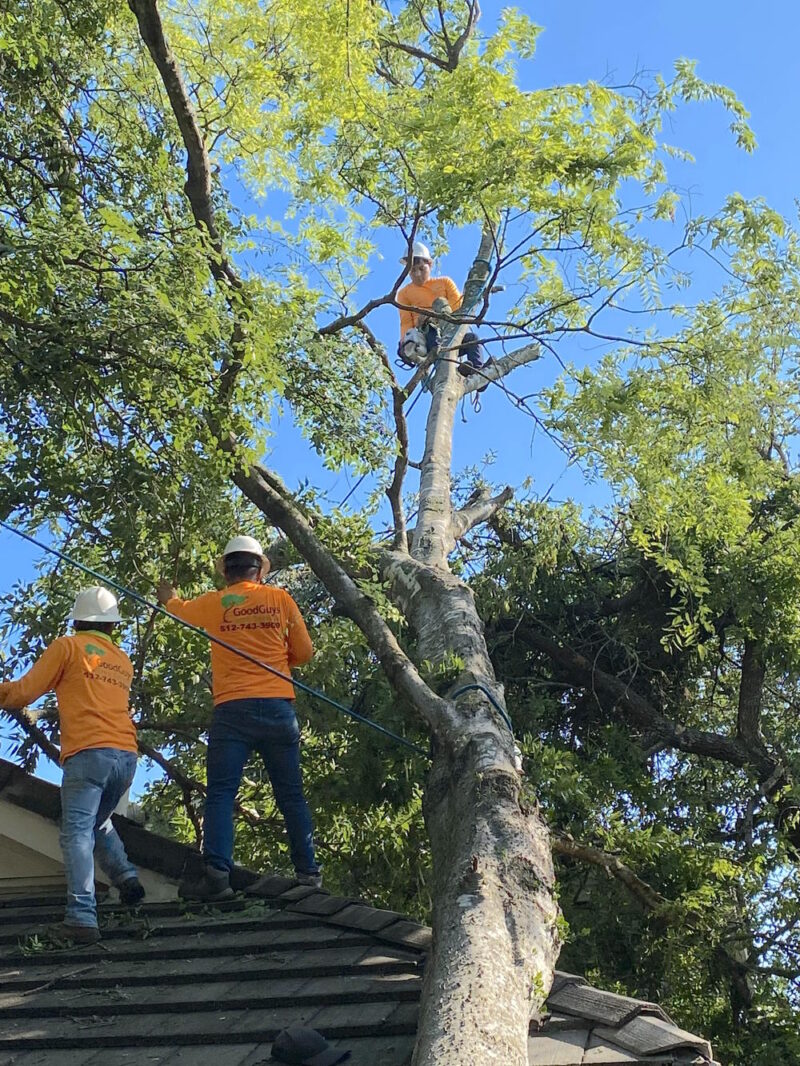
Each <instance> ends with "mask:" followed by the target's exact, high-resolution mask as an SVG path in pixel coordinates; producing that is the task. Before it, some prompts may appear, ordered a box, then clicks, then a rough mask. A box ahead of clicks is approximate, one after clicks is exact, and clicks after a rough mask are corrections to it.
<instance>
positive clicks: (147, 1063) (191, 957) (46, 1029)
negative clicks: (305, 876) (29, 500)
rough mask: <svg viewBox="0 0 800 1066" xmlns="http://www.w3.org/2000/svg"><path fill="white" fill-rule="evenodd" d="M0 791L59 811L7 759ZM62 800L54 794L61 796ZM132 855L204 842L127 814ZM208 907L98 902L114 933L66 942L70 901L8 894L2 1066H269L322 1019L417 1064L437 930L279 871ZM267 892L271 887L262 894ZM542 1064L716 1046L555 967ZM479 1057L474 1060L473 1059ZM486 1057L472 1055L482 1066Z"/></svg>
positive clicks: (701, 1054) (538, 1046)
mask: <svg viewBox="0 0 800 1066" xmlns="http://www.w3.org/2000/svg"><path fill="white" fill-rule="evenodd" d="M0 798H2V799H11V801H12V802H14V803H17V804H19V805H21V806H26V807H27V808H28V809H33V810H37V811H38V813H41V814H42V815H43V816H45V817H54V816H57V799H58V790H57V789H56V788H55V787H54V786H52V785H47V784H46V783H45V782H41V781H38V780H36V779H33V778H31V777H29V776H28V775H26V774H24V773H22V771H20V770H19V769H18V768H16V767H11V765H10V764H8V763H3V762H2V761H0ZM54 800H55V804H54V803H53V801H54ZM118 827H119V829H120V832H121V833H122V835H123V837H124V839H125V842H126V846H127V847H128V849H129V853H130V854H131V857H132V858H133V859H134V861H136V862H139V863H141V864H142V865H146V866H148V868H150V869H156V870H157V871H158V872H161V873H166V875H167V876H171V877H175V878H177V877H179V876H180V875H181V873H182V872H183V870H184V869H185V868H186V866H187V864H189V863H192V862H195V861H196V853H194V852H192V851H191V849H189V848H186V847H184V846H183V845H181V844H178V843H177V842H175V841H169V840H165V839H164V838H160V837H157V836H156V835H155V834H152V833H149V832H148V831H147V830H144V829H142V828H141V827H138V826H135V825H133V823H130V822H128V821H127V820H126V819H120V820H119V821H118ZM255 878H256V875H254V874H252V873H251V872H249V871H245V870H239V871H237V873H236V878H235V883H236V884H238V885H239V886H240V887H242V886H244V885H245V884H249V886H250V894H249V895H246V896H244V897H240V898H237V899H235V900H232V901H231V902H229V903H225V904H220V905H218V906H217V907H215V908H213V909H211V908H204V907H202V906H200V905H187V904H182V903H179V902H178V901H175V902H167V903H155V904H149V905H146V906H145V907H143V908H142V909H141V919H140V920H139V921H132V920H131V918H130V917H129V916H128V915H127V914H126V912H124V911H122V910H120V909H119V908H118V907H116V906H114V905H111V904H102V905H101V907H100V921H101V927H102V929H103V940H102V941H101V942H100V943H98V944H96V945H93V946H91V947H87V948H81V949H73V950H67V951H64V950H61V951H53V950H50V949H48V948H47V947H46V946H42V945H43V942H42V939H41V933H42V931H43V928H44V926H45V925H46V924H47V922H56V921H59V920H61V918H62V916H63V910H62V901H61V899H60V898H54V897H52V896H43V897H40V898H27V899H21V900H16V901H5V902H0V1019H2V1025H0V1066H11V1064H12V1063H13V1066H84V1064H85V1066H120V1064H123V1063H124V1064H134V1063H135V1064H136V1066H161V1064H169V1066H184V1064H189V1063H191V1064H192V1066H258V1064H261V1063H264V1064H266V1063H267V1062H268V1061H269V1056H270V1047H271V1041H272V1040H273V1039H274V1037H275V1035H276V1034H277V1033H278V1032H279V1031H280V1030H281V1029H282V1028H284V1027H286V1026H288V1025H299V1024H303V1025H311V1026H313V1027H314V1028H315V1029H318V1030H319V1031H320V1032H322V1033H323V1035H325V1036H326V1037H327V1038H328V1039H329V1040H331V1041H332V1042H333V1043H334V1044H337V1045H341V1046H343V1047H347V1048H349V1049H350V1050H351V1052H352V1058H351V1060H350V1061H351V1062H352V1064H353V1066H404V1064H406V1063H408V1062H409V1061H410V1056H411V1050H412V1047H413V1042H414V1034H415V1031H416V1024H417V1005H418V999H419V993H420V987H421V975H422V971H423V968H424V965H425V958H426V953H427V950H428V948H429V946H430V936H431V934H430V930H429V929H427V928H426V927H425V926H421V925H418V924H417V923H415V922H411V921H408V920H407V919H406V918H404V917H403V916H402V915H399V914H396V913H394V912H392V911H383V910H378V909H376V908H373V907H370V906H367V905H366V904H363V903H361V902H359V901H355V900H350V899H345V898H343V897H338V896H332V895H330V894H329V893H327V892H324V891H320V890H315V889H313V888H309V887H307V886H301V885H298V884H297V883H296V882H294V881H292V880H290V879H288V878H285V877H280V876H277V875H275V876H268V877H265V878H262V879H261V880H260V881H258V882H257V883H254V881H255ZM254 893H257V894H254ZM548 1009H549V1011H550V1014H549V1016H548V1018H547V1019H546V1021H545V1023H544V1025H543V1027H542V1028H541V1030H540V1031H538V1032H531V1034H530V1040H529V1061H530V1063H531V1066H583V1064H586V1066H590V1064H591V1066H616V1064H619V1066H623V1064H625V1066H627V1064H629V1063H648V1064H650V1066H667V1064H670V1066H679V1064H680V1066H688V1064H689V1063H696V1064H703V1066H708V1064H709V1063H710V1062H711V1061H712V1056H711V1050H710V1047H709V1045H708V1043H707V1042H706V1041H704V1040H702V1039H700V1038H698V1037H695V1036H692V1035H691V1034H690V1033H686V1032H684V1031H682V1030H681V1029H679V1028H677V1027H676V1026H675V1025H674V1024H673V1023H672V1022H671V1020H670V1019H669V1018H668V1016H667V1015H666V1014H665V1013H664V1011H662V1010H661V1009H660V1008H659V1007H658V1006H656V1005H655V1004H652V1003H645V1002H642V1001H640V1000H634V999H629V998H627V997H624V996H617V995H614V994H612V993H609V992H603V991H601V990H599V989H596V988H592V987H591V986H590V985H588V984H587V983H586V982H585V981H584V980H583V978H581V977H577V976H574V975H571V974H566V973H557V974H556V980H555V982H554V984H553V989H552V991H551V994H550V999H549V1000H548ZM465 1066H466V1064H465ZM469 1066H472V1064H469Z"/></svg>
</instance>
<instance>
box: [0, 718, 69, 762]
mask: <svg viewBox="0 0 800 1066" xmlns="http://www.w3.org/2000/svg"><path fill="white" fill-rule="evenodd" d="M2 711H3V714H7V715H8V717H9V718H11V719H12V721H14V722H16V723H17V725H18V726H21V727H22V729H23V730H24V732H25V733H26V734H27V735H28V736H29V737H30V738H31V740H35V741H36V743H37V744H38V745H39V747H40V748H41V749H42V751H43V752H44V753H45V755H46V756H47V757H48V759H51V760H52V761H53V762H54V763H55V764H56V766H59V765H60V763H61V751H60V749H59V748H58V747H57V746H56V745H55V744H54V743H53V742H52V740H50V738H49V737H48V736H47V735H46V734H45V733H44V732H43V731H42V730H41V729H40V728H39V727H38V725H36V723H35V722H34V721H33V720H32V719H31V717H30V715H29V712H27V711H25V710H20V711H13V710H11V709H10V708H9V707H3V708H2Z"/></svg>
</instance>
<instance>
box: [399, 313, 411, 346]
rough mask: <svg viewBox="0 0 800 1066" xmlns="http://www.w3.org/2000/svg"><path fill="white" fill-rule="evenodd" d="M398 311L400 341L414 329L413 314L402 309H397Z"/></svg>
mask: <svg viewBox="0 0 800 1066" xmlns="http://www.w3.org/2000/svg"><path fill="white" fill-rule="evenodd" d="M398 311H399V312H400V340H402V339H403V337H405V335H406V333H408V331H409V330H410V329H413V328H414V313H413V312H412V311H404V310H403V309H402V307H398Z"/></svg>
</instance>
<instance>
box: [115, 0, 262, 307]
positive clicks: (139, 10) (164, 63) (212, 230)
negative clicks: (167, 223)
mask: <svg viewBox="0 0 800 1066" xmlns="http://www.w3.org/2000/svg"><path fill="white" fill-rule="evenodd" d="M128 7H130V9H131V11H132V12H133V14H134V15H135V16H136V21H137V22H138V24H139V33H140V35H141V38H142V40H143V41H144V43H145V45H146V46H147V50H148V51H149V53H150V55H151V57H152V59H153V62H154V63H155V65H156V68H157V69H158V72H159V74H160V75H161V81H162V82H163V85H164V88H165V89H166V91H167V96H168V97H169V102H170V104H171V106H172V112H173V114H174V115H175V120H176V122H177V123H178V128H179V130H180V133H181V137H182V138H183V143H184V147H185V148H186V184H185V186H184V189H185V191H186V196H187V198H188V200H189V203H190V205H191V208H192V214H193V215H194V218H195V221H196V222H197V224H198V225H199V226H201V227H204V228H205V230H206V231H207V232H208V235H209V237H210V238H211V241H212V244H213V247H214V252H215V253H216V256H215V257H214V258H212V259H211V260H210V266H211V271H212V273H213V274H214V276H215V277H216V278H217V280H218V281H219V280H222V279H224V280H225V281H227V282H228V283H229V284H230V285H233V286H234V288H238V287H239V286H240V285H241V280H240V279H239V277H238V275H237V274H236V272H235V271H234V270H233V268H232V267H231V266H230V264H229V263H228V261H227V259H226V257H225V255H224V254H223V248H222V242H221V239H220V235H219V230H218V228H217V224H216V222H215V220H214V205H213V201H212V181H211V164H210V161H209V158H208V151H207V149H206V144H205V139H204V137H203V134H202V131H201V129H200V126H199V125H198V122H197V118H196V116H195V113H194V108H193V107H192V104H191V101H190V100H189V94H188V92H187V90H186V85H185V84H184V81H183V76H182V75H181V71H180V67H179V66H178V62H177V60H176V58H175V56H174V54H173V52H172V49H171V48H170V46H169V44H168V43H167V39H166V37H165V35H164V26H163V23H162V22H161V15H160V14H159V11H158V5H157V3H156V0H128Z"/></svg>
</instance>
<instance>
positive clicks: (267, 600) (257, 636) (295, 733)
mask: <svg viewBox="0 0 800 1066" xmlns="http://www.w3.org/2000/svg"><path fill="white" fill-rule="evenodd" d="M217 568H218V570H219V571H220V573H221V574H222V575H223V577H224V579H225V584H226V588H225V589H223V590H222V591H221V592H207V593H205V594H204V595H203V596H199V597H198V598H197V599H194V600H181V599H178V597H177V595H176V593H175V590H174V589H173V588H172V586H171V585H170V584H169V583H168V582H165V581H162V582H161V583H160V584H159V586H158V599H159V602H160V603H162V604H163V605H164V606H165V607H166V609H167V610H168V611H169V612H170V614H174V615H175V616H176V617H177V618H182V619H184V621H186V622H191V623H192V624H193V625H196V626H199V627H200V628H202V629H204V630H205V631H206V632H207V633H208V634H209V635H211V636H213V637H218V638H220V639H221V640H224V641H225V642H226V643H228V644H231V645H232V646H233V647H235V648H239V649H241V651H243V652H246V653H247V654H248V655H251V656H253V657H254V658H256V659H258V660H259V661H261V662H264V663H267V664H268V665H269V666H271V667H273V668H274V669H275V670H278V671H279V672H280V673H281V674H283V675H285V676H284V677H276V676H275V674H272V673H269V672H268V671H267V670H265V669H263V667H261V666H258V665H257V664H256V663H253V662H250V661H248V660H247V659H244V658H242V657H241V656H239V655H237V654H236V653H235V652H233V651H229V650H228V649H226V648H223V647H221V646H220V645H219V644H213V643H212V645H211V675H212V689H213V699H214V715H213V718H212V721H211V728H210V730H209V733H208V756H207V792H206V803H205V813H204V817H203V859H204V871H203V873H202V875H201V876H200V877H199V878H196V879H187V880H185V881H184V882H183V883H182V884H181V886H180V889H179V891H180V893H181V895H182V896H184V898H186V899H202V900H219V899H227V898H229V897H230V896H232V895H233V890H232V889H231V887H230V880H229V876H230V871H231V869H232V867H233V809H234V803H235V801H236V793H237V791H238V789H239V785H240V783H241V780H242V774H243V772H244V767H245V763H246V762H247V760H248V759H249V758H250V756H251V754H252V753H253V752H254V751H257V752H258V754H259V755H260V756H261V758H262V759H263V761H264V765H265V766H266V769H267V773H268V774H269V779H270V781H271V783H272V790H273V792H274V794H275V802H276V803H277V805H278V808H279V809H280V812H281V814H282V815H283V819H284V821H285V823H286V831H287V833H288V836H289V853H290V856H291V859H292V863H293V864H294V868H295V871H296V874H297V878H298V880H299V881H300V882H301V883H302V884H308V885H315V886H318V885H321V883H322V876H321V874H320V868H319V866H318V864H317V861H316V857H315V855H314V843H313V826H312V823H311V813H310V811H309V809H308V804H307V803H306V800H305V797H304V795H303V783H302V775H301V770H300V729H299V728H298V725H297V718H296V717H295V713H294V686H293V685H292V682H291V680H290V677H291V674H290V671H291V668H292V667H293V666H302V664H303V663H307V662H308V661H309V659H310V658H311V656H312V655H313V648H312V646H311V639H310V637H309V635H308V630H307V629H306V626H305V623H304V622H303V619H302V617H301V615H300V611H299V609H298V607H297V604H296V603H295V602H294V600H293V599H292V597H291V596H290V595H289V593H288V592H286V591H285V590H284V589H281V588H277V587H275V586H271V585H262V584H261V580H262V578H263V577H264V576H265V575H266V574H267V573H269V560H268V559H267V558H266V556H265V555H264V552H263V551H262V549H261V545H260V544H259V543H258V541H257V540H254V539H253V538H252V537H234V538H233V539H232V540H230V541H228V544H227V545H226V546H225V551H224V552H223V553H222V556H221V558H220V559H219V560H218V562H217Z"/></svg>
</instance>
